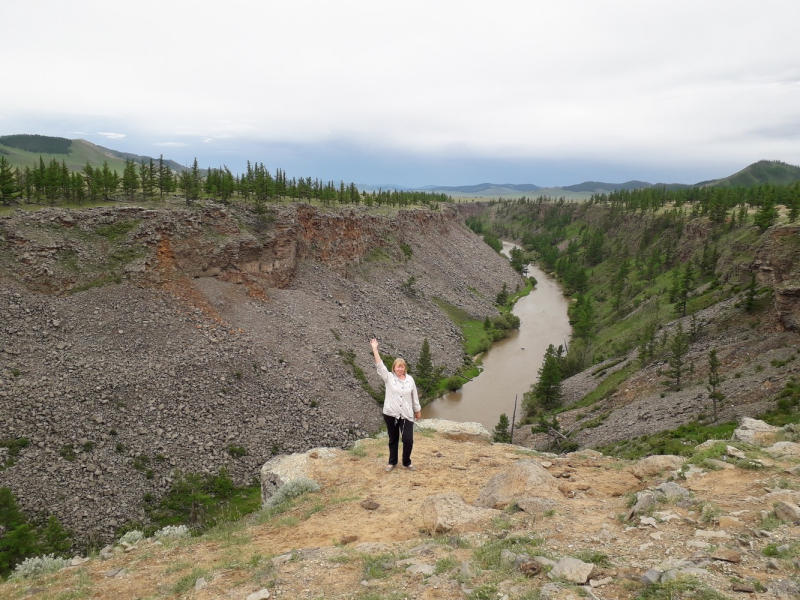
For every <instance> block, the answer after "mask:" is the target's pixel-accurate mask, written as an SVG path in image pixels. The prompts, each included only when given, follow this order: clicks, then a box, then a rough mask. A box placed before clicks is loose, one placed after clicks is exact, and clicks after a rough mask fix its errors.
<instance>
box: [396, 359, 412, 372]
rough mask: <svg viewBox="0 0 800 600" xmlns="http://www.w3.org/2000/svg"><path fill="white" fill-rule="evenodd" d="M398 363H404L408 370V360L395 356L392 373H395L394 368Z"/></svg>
mask: <svg viewBox="0 0 800 600" xmlns="http://www.w3.org/2000/svg"><path fill="white" fill-rule="evenodd" d="M397 365H403V366H404V367H405V368H406V371H408V365H407V364H406V361H405V360H403V359H402V358H395V359H394V362H393V363H392V373H394V368H395V367H396V366H397Z"/></svg>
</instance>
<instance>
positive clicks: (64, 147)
mask: <svg viewBox="0 0 800 600" xmlns="http://www.w3.org/2000/svg"><path fill="white" fill-rule="evenodd" d="M0 154H2V155H3V156H5V158H6V160H7V161H8V162H9V163H11V166H12V168H16V167H19V168H20V169H23V168H25V167H26V166H27V167H32V166H33V165H38V164H39V157H40V156H41V157H42V159H43V160H44V162H45V164H48V163H50V161H51V160H53V159H55V160H57V161H58V162H59V163H60V162H62V161H64V162H66V163H67V167H68V168H69V169H70V170H72V171H80V170H81V169H82V168H83V166H84V165H85V164H86V163H87V162H88V163H89V164H91V165H92V166H94V167H99V166H102V164H103V163H104V162H108V166H109V167H110V168H111V169H112V170H116V171H117V172H119V173H122V171H123V170H124V169H125V159H126V158H130V159H133V160H134V162H136V163H138V162H139V161H140V160H141V159H142V158H143V159H144V160H145V162H146V161H148V160H149V159H150V157H148V156H139V155H136V154H128V153H125V152H118V151H116V150H110V149H108V148H103V147H102V146H98V145H96V144H93V143H91V142H87V141H86V140H68V139H66V138H57V137H50V136H43V135H6V136H0ZM153 160H155V157H154V158H153ZM167 163H168V164H169V166H170V168H172V170H173V171H183V170H184V168H185V167H183V166H181V165H179V164H178V163H176V162H175V161H167Z"/></svg>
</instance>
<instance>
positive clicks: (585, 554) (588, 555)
mask: <svg viewBox="0 0 800 600" xmlns="http://www.w3.org/2000/svg"><path fill="white" fill-rule="evenodd" d="M574 556H575V558H577V559H579V560H582V561H583V562H586V563H592V564H593V565H597V566H598V567H603V568H611V566H612V565H611V560H610V559H609V558H608V555H607V554H606V553H605V552H599V551H597V550H582V551H581V552H576V553H575V555H574Z"/></svg>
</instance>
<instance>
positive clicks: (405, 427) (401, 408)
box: [369, 338, 422, 473]
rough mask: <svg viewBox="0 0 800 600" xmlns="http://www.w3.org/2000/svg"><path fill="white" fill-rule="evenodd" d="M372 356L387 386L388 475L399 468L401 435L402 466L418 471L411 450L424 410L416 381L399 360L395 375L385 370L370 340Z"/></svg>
mask: <svg viewBox="0 0 800 600" xmlns="http://www.w3.org/2000/svg"><path fill="white" fill-rule="evenodd" d="M369 343H370V346H372V355H373V356H374V357H375V367H376V368H377V369H378V375H380V376H381V379H383V382H384V383H385V384H386V395H385V396H384V399H383V420H384V421H386V429H387V431H388V432H389V464H388V465H386V472H387V473H388V472H389V471H391V470H392V469H394V468H395V467H396V466H397V447H398V444H399V442H400V435H401V434H402V436H403V466H404V467H405V468H406V469H408V470H409V471H415V470H416V468H415V467H414V465H412V464H411V449H412V448H413V447H414V420H415V419H419V418H420V411H421V410H422V407H421V406H420V404H419V394H417V385H416V384H415V383H414V378H413V377H411V375H409V374H408V373H406V361H404V360H403V359H402V358H398V359H396V360H395V361H394V364H393V365H392V372H391V373H389V370H388V369H387V368H386V365H384V364H383V361H382V360H381V355H380V354H379V353H378V340H376V339H375V338H372V339H371V340H370V342H369Z"/></svg>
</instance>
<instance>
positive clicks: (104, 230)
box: [95, 221, 139, 242]
mask: <svg viewBox="0 0 800 600" xmlns="http://www.w3.org/2000/svg"><path fill="white" fill-rule="evenodd" d="M138 224H139V222H138V221H115V222H114V223H111V224H110V225H100V226H99V227H97V229H95V232H96V233H97V235H100V236H102V237H104V238H106V239H107V240H108V241H109V242H113V241H114V240H116V239H117V238H119V237H122V236H124V235H127V234H128V232H129V231H131V230H132V229H133V228H134V227H136V226H137V225H138Z"/></svg>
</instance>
